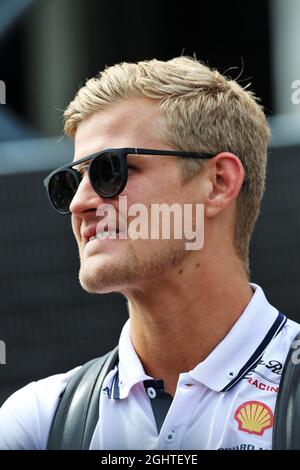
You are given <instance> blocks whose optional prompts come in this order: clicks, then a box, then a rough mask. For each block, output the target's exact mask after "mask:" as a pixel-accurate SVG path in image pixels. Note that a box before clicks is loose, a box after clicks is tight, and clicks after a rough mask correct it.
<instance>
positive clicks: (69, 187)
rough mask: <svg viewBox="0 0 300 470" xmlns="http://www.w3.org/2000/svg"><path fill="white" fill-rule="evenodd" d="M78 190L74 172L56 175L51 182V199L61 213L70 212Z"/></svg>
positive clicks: (63, 172)
mask: <svg viewBox="0 0 300 470" xmlns="http://www.w3.org/2000/svg"><path fill="white" fill-rule="evenodd" d="M77 188H78V180H77V178H76V175H75V173H73V172H72V171H60V172H58V173H55V174H54V175H53V176H52V178H51V179H50V181H49V197H50V200H51V202H52V204H53V205H54V207H55V208H56V209H57V210H58V211H59V212H61V213H63V214H66V213H68V212H69V211H70V204H71V202H72V199H73V197H74V196H75V193H76V191H77Z"/></svg>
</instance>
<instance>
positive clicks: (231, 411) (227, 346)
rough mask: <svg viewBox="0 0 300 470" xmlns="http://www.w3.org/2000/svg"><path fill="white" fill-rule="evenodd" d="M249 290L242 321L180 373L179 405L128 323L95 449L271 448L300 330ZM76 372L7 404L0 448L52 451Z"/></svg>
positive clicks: (103, 399)
mask: <svg viewBox="0 0 300 470" xmlns="http://www.w3.org/2000/svg"><path fill="white" fill-rule="evenodd" d="M251 286H252V288H253V289H254V290H255V293H254V295H253V297H252V299H251V301H250V303H249V304H248V306H247V308H246V309H245V311H244V312H243V314H242V315H241V317H240V318H239V319H238V321H237V322H236V323H235V324H234V326H233V328H232V329H231V330H230V331H229V333H228V334H227V336H226V337H225V338H224V339H223V341H222V342H221V343H220V344H219V345H218V346H217V347H216V348H215V349H214V350H213V351H212V352H211V354H210V355H209V356H208V357H207V358H206V359H205V360H204V361H203V362H201V363H199V364H198V365H197V366H196V367H195V368H194V369H193V370H190V371H187V372H183V373H181V374H180V376H179V380H178V384H177V389H176V393H175V396H174V398H173V399H172V397H171V396H170V395H168V394H166V393H165V392H164V391H163V383H162V381H158V380H153V378H152V377H149V376H148V375H147V374H145V372H144V369H143V366H142V364H141V362H140V360H139V358H138V356H137V354H136V352H135V350H134V348H133V345H132V342H131V339H130V320H128V321H127V323H126V324H125V326H124V327H123V330H122V333H121V336H120V342H119V358H120V359H119V365H118V367H116V368H115V369H114V370H112V371H111V372H110V373H109V374H108V375H107V377H106V379H105V381H104V384H103V388H102V392H101V394H100V400H99V407H100V409H99V413H100V417H101V419H99V421H98V424H97V426H96V428H95V431H94V434H93V437H92V441H91V444H90V449H101V450H102V449H110V450H113V449H119V450H123V449H130V450H133V449H134V450H137V449H144V450H151V449H163V450H178V449H183V450H187V449H188V450H201V449H240V450H250V449H271V445H272V424H273V417H274V408H275V401H276V396H277V392H278V386H279V381H280V377H281V372H282V367H283V364H284V361H285V359H286V356H287V354H288V351H289V349H290V346H291V343H292V341H293V339H294V337H295V336H296V334H297V333H298V332H299V330H300V325H299V324H297V323H295V322H293V321H291V320H286V318H285V317H284V315H282V314H281V313H279V312H278V310H277V309H275V308H274V307H272V306H271V305H270V304H269V303H268V302H267V300H266V298H265V296H264V293H263V291H262V289H261V288H260V287H259V286H257V285H255V284H251ZM78 369H79V368H78V367H77V368H75V369H73V370H71V371H69V372H67V373H65V374H59V375H54V376H51V377H48V378H46V379H43V380H39V381H37V382H32V383H30V384H28V385H27V386H25V387H23V388H22V389H20V390H18V391H17V392H16V393H14V394H13V395H12V396H11V397H10V398H9V399H8V400H7V401H6V402H5V403H4V405H3V406H2V408H1V409H0V449H45V448H46V446H47V438H48V434H49V429H50V425H51V422H52V418H53V415H54V412H55V409H56V406H57V402H58V397H59V395H60V393H61V392H62V391H63V390H64V388H65V387H66V384H67V383H68V381H69V380H70V378H71V377H72V376H73V375H74V374H75V373H76V371H77V370H78Z"/></svg>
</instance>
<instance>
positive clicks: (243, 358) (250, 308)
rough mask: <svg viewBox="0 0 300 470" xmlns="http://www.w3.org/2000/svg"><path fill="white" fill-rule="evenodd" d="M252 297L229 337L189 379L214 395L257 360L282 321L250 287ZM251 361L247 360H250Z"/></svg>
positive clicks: (273, 309)
mask: <svg viewBox="0 0 300 470" xmlns="http://www.w3.org/2000/svg"><path fill="white" fill-rule="evenodd" d="M250 285H251V287H252V289H253V290H254V294H253V296H252V298H251V300H250V302H249V304H248V305H247V307H246V309H245V310H244V312H243V314H242V315H241V316H240V317H239V319H238V320H237V322H236V323H235V324H234V325H233V327H232V328H231V330H230V331H229V333H228V334H227V335H226V336H225V338H224V339H223V340H222V341H221V342H220V343H219V344H218V346H217V347H216V348H215V349H214V350H213V351H212V352H211V353H210V354H209V356H207V358H206V359H205V360H204V361H202V362H200V363H199V364H198V365H197V366H196V367H195V368H194V369H193V370H191V371H190V375H191V377H192V378H194V379H195V380H196V381H199V382H201V383H202V384H204V385H205V386H206V387H208V388H210V389H212V390H215V391H226V390H228V389H229V388H231V386H233V385H235V383H236V382H237V381H238V380H239V379H240V378H242V376H244V375H245V373H246V371H248V370H250V369H251V368H252V367H253V365H254V364H255V363H256V362H257V361H258V360H259V359H260V357H261V356H262V354H263V352H264V350H265V349H266V347H267V346H268V344H269V343H270V341H271V340H272V339H273V337H274V336H276V334H278V332H279V331H280V329H281V328H282V327H283V326H284V324H285V321H286V318H285V317H284V315H282V314H279V312H278V310H277V309H275V308H274V307H272V305H270V304H269V302H268V301H267V299H266V297H265V295H264V293H263V290H262V289H261V287H259V286H258V285H256V284H250ZM250 359H251V360H250Z"/></svg>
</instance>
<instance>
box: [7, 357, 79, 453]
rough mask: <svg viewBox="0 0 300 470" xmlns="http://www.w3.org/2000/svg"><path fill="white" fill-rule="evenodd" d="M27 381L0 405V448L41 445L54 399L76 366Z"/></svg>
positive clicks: (43, 441) (37, 446)
mask: <svg viewBox="0 0 300 470" xmlns="http://www.w3.org/2000/svg"><path fill="white" fill-rule="evenodd" d="M80 367H81V366H79V367H76V368H74V369H72V370H70V371H69V372H66V373H63V374H57V375H53V376H50V377H47V378H45V379H42V380H38V381H36V382H31V383H29V384H28V385H26V386H25V387H23V388H21V389H20V390H18V391H17V392H15V393H14V394H13V395H11V396H10V397H9V398H8V399H7V400H6V402H5V403H4V404H3V405H2V407H1V408H0V449H1V450H6V449H7V450H19V449H32V450H37V449H45V448H46V445H47V439H48V434H49V430H50V426H51V423H52V419H53V415H54V412H55V410H56V407H57V403H58V399H59V396H60V394H61V392H63V390H64V389H65V388H66V386H67V384H68V382H69V381H70V379H71V378H72V377H73V376H74V374H75V373H76V372H77V371H78V370H79V369H80Z"/></svg>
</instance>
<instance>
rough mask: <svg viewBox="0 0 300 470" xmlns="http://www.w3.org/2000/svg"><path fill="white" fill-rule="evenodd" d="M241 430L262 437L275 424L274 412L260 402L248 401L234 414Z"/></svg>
mask: <svg viewBox="0 0 300 470" xmlns="http://www.w3.org/2000/svg"><path fill="white" fill-rule="evenodd" d="M234 419H235V420H236V421H237V422H238V425H239V430H240V431H244V432H248V433H249V434H257V435H258V436H262V435H263V433H264V432H265V430H266V429H268V428H271V427H272V424H273V413H272V410H271V409H270V408H269V407H268V406H267V405H265V404H264V403H262V402H260V401H246V402H245V403H243V404H242V405H241V406H239V407H238V409H237V410H236V412H235V413H234Z"/></svg>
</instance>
